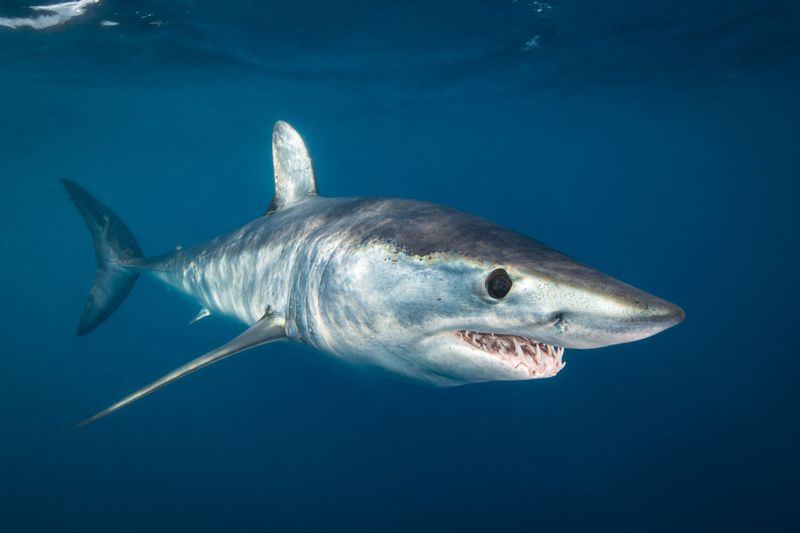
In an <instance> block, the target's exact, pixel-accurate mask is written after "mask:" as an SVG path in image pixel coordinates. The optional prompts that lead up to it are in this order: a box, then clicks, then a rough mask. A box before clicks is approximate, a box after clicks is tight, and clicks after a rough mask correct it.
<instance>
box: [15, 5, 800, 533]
mask: <svg viewBox="0 0 800 533" xmlns="http://www.w3.org/2000/svg"><path fill="white" fill-rule="evenodd" d="M43 1H46V0H43ZM37 17H50V18H49V19H45V20H42V19H39V18H37ZM53 17H55V18H53ZM798 94H800V2H797V1H794V0H787V1H783V2H780V1H757V0H725V1H723V0H706V1H703V2H696V1H688V0H676V1H671V2H663V1H656V2H639V1H634V0H608V1H598V2H585V1H577V0H551V1H548V2H544V1H542V2H537V1H528V0H517V1H515V0H494V1H459V2H431V1H417V0H410V1H403V2H367V1H322V0H297V1H293V2H255V1H245V0H236V1H226V2H199V1H198V2H194V1H188V0H178V1H164V0H162V1H152V0H151V1H134V0H102V1H97V0H83V1H78V2H68V3H66V4H62V5H60V6H57V7H56V8H52V9H51V10H49V11H48V10H31V9H30V8H28V7H27V4H26V3H24V2H21V1H19V0H13V1H12V0H2V1H0V250H1V251H2V261H0V294H2V305H0V334H1V335H2V348H0V522H1V523H2V524H1V525H0V529H2V531H9V532H12V531H13V532H17V531H81V532H90V531H142V530H145V531H179V530H188V531H329V530H331V531H332V530H340V531H356V530H372V531H376V530H379V531H409V530H414V531H423V530H432V531H434V530H435V531H442V530H445V531H447V530H461V531H500V530H504V531H534V530H536V531H550V530H559V531H572V530H574V531H586V530H607V529H613V530H620V531H709V530H714V531H737V530H740V531H753V530H760V531H763V530H769V531H790V530H795V531H796V530H798V528H800V517H798V513H797V511H796V505H797V500H798V488H797V487H798V474H800V468H798V462H800V461H798V456H797V450H798V445H799V444H800V424H798V420H799V419H800V401H799V400H800V398H799V397H798V386H797V382H798V378H800V357H798V349H797V343H798V340H800V339H798V332H799V331H800V326H798V304H799V303H800V300H799V299H798V292H799V291H798V288H797V286H798V283H800V280H798V242H797V228H798V223H799V222H800V220H798V219H800V212H799V210H800V208H799V207H798V178H800V103H799V102H798ZM278 119H283V120H286V121H288V122H290V123H292V124H293V125H294V126H295V127H296V128H297V129H298V130H299V131H300V132H301V133H302V134H303V136H304V137H305V139H306V141H307V142H308V144H309V147H310V150H311V152H312V156H313V157H314V162H315V167H316V173H317V179H318V183H319V187H320V192H321V193H322V194H324V195H328V196H375V195H380V196H402V197H411V198H416V199H423V200H429V201H434V202H439V203H444V204H447V205H450V206H453V207H457V208H460V209H464V210H466V211H470V212H472V213H476V214H478V215H481V216H484V217H487V218H489V219H492V220H494V221H496V222H499V223H501V224H504V225H506V226H509V227H511V228H513V229H516V230H519V231H521V232H523V233H526V234H528V235H530V236H532V237H534V238H536V239H539V240H541V241H543V242H545V243H548V244H550V245H552V246H554V247H555V248H557V249H559V250H561V251H564V252H566V253H568V254H570V255H572V256H574V257H576V258H577V259H579V260H581V261H583V262H586V263H588V264H590V265H592V266H594V267H597V268H599V269H601V270H603V271H605V272H608V273H609V274H611V275H613V276H615V277H618V278H620V279H622V280H624V281H626V282H628V283H631V284H633V285H635V286H637V287H640V288H642V289H644V290H646V291H648V292H651V293H653V294H656V295H658V296H661V297H664V298H666V299H668V300H670V301H673V302H675V303H677V304H679V305H681V306H682V307H683V308H684V309H685V310H686V314H687V318H686V321H685V322H684V323H683V324H681V325H679V326H677V327H675V328H673V329H670V330H669V331H667V332H665V333H663V334H660V335H658V336H656V337H653V338H650V339H646V340H644V341H641V342H637V343H633V344H627V345H621V346H614V347H609V348H604V349H600V350H591V351H579V350H567V353H566V355H565V360H566V362H567V366H566V368H565V369H564V371H562V372H561V373H560V374H559V375H558V376H557V377H555V378H553V379H548V380H534V381H527V382H508V383H487V384H480V385H469V386H464V387H457V388H449V389H432V388H425V387H419V386H416V385H412V384H407V383H402V382H398V381H394V380H391V379H388V378H386V377H383V376H381V375H379V374H376V373H374V372H371V371H369V370H365V369H361V368H355V367H352V366H348V365H346V364H343V363H340V362H338V361H335V360H332V359H331V358H330V357H328V356H325V355H323V354H321V353H318V352H315V351H313V350H311V349H309V348H306V347H303V346H301V345H297V344H290V343H278V344H272V345H269V346H265V347H262V348H259V349H256V350H252V351H250V352H248V353H247V354H245V355H241V356H237V357H235V358H232V359H230V360H228V361H225V362H223V363H221V364H218V365H215V366H214V367H212V368H209V369H206V370H203V371H202V372H198V373H197V374H193V375H192V376H189V377H188V378H186V379H183V380H181V381H180V382H178V383H175V384H173V385H171V386H169V387H167V388H165V389H163V390H160V391H158V392H157V393H155V394H153V395H152V396H149V397H147V398H146V399H144V400H142V401H140V402H137V403H135V404H134V405H132V406H130V407H127V408H125V409H124V410H122V411H120V412H118V413H115V414H114V415H113V416H109V417H108V418H106V419H103V420H101V421H99V422H98V423H95V424H92V425H90V426H88V427H84V428H81V429H79V430H70V429H68V428H69V427H70V426H71V424H73V423H74V422H77V421H78V420H81V419H83V418H85V417H86V416H89V415H91V414H93V413H94V412H96V411H97V410H99V409H101V408H103V407H105V406H107V405H108V404H110V403H112V402H113V401H116V400H117V399H119V398H121V397H122V396H123V395H125V394H127V393H129V392H131V391H132V390H134V389H136V388H138V387H140V386H142V385H144V384H146V383H149V382H150V381H152V380H153V379H155V378H156V377H159V376H161V375H162V374H164V373H166V372H167V371H169V370H171V369H173V368H175V367H177V366H179V365H181V364H182V363H184V362H186V361H188V360H190V359H192V358H194V357H196V356H198V355H200V354H201V353H204V352H205V351H207V350H209V349H211V348H212V347H215V346H218V345H220V344H222V343H224V342H226V341H227V340H229V339H230V338H232V337H233V336H235V335H236V334H237V333H238V332H239V331H241V329H242V327H241V326H240V325H239V324H237V323H235V322H232V321H230V320H226V319H223V318H218V317H211V318H208V319H205V320H203V321H201V322H199V323H197V324H193V325H191V326H189V325H188V322H189V320H190V319H191V318H192V317H193V316H194V315H195V314H196V313H197V310H198V308H197V306H196V305H195V304H193V303H191V302H189V301H187V300H185V299H184V298H182V297H179V296H178V295H177V294H174V293H169V292H168V291H167V290H166V289H164V288H163V287H161V286H159V285H157V284H156V283H154V282H152V281H151V280H143V281H140V282H139V283H138V284H137V286H136V288H135V289H134V290H133V291H132V293H131V295H130V297H129V298H128V300H127V301H126V302H125V304H124V305H123V306H122V307H121V308H120V309H119V311H117V313H116V314H115V315H114V316H113V317H112V318H111V319H110V320H109V321H108V322H107V323H105V324H104V325H103V326H102V327H100V328H99V329H98V330H97V331H96V332H94V333H93V334H91V335H89V336H87V337H80V338H79V337H77V336H75V327H76V325H77V321H78V317H79V315H80V312H81V310H82V308H83V304H84V301H85V297H86V295H87V292H88V289H89V287H90V285H91V282H92V277H93V273H94V271H95V260H94V254H93V252H92V247H91V243H90V238H89V235H88V232H87V231H86V229H85V227H84V225H83V222H82V220H81V219H80V216H79V214H78V212H77V211H76V210H75V208H74V206H73V205H71V203H70V202H69V201H68V199H67V195H66V194H65V192H64V190H63V189H62V187H61V185H60V183H59V179H61V178H68V179H72V180H75V181H77V182H78V183H80V184H81V185H83V186H84V187H86V188H87V189H88V190H89V191H91V192H92V193H93V194H94V195H96V196H97V197H98V198H99V199H100V200H101V201H103V202H104V203H106V204H107V205H109V206H110V207H111V208H112V209H114V211H115V212H117V213H118V214H119V215H120V217H121V218H122V219H123V220H125V222H126V223H127V224H128V226H129V227H130V228H131V229H132V230H133V233H134V234H135V235H136V236H137V239H138V241H139V243H140V244H141V245H142V247H143V249H144V251H145V252H146V253H148V254H157V253H161V252H164V251H167V250H169V249H171V248H173V247H175V246H177V245H188V244H193V243H197V242H200V241H202V240H204V239H207V238H209V237H211V236H214V235H216V234H219V233H221V232H223V231H226V230H229V229H231V228H233V227H235V226H237V225H239V224H242V223H244V222H247V221H249V220H251V219H252V218H254V217H256V216H259V215H261V214H262V213H263V212H264V210H265V209H266V207H267V205H268V204H269V202H270V199H271V196H272V187H273V185H272V162H271V152H270V144H269V143H270V133H271V128H272V125H273V123H274V122H275V121H276V120H278Z"/></svg>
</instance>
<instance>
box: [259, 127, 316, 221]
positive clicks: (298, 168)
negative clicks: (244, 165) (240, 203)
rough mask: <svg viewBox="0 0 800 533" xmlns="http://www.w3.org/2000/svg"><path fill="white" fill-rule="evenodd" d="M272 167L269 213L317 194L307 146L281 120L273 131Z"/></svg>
mask: <svg viewBox="0 0 800 533" xmlns="http://www.w3.org/2000/svg"><path fill="white" fill-rule="evenodd" d="M272 164H273V166H274V167H275V196H274V197H273V198H272V203H271V204H270V205H269V209H267V213H268V214H269V213H274V212H275V211H278V210H280V209H283V208H285V207H288V206H290V205H292V204H293V203H295V202H298V201H300V200H303V199H305V198H308V197H309V196H316V195H317V181H316V179H315V178H314V166H313V164H312V163H311V156H310V155H309V154H308V148H306V143H305V142H304V141H303V138H302V137H301V136H300V134H299V133H297V131H296V130H295V129H294V128H293V127H291V126H290V125H289V124H287V123H286V122H283V121H282V120H279V121H278V122H276V123H275V127H274V128H273V129H272Z"/></svg>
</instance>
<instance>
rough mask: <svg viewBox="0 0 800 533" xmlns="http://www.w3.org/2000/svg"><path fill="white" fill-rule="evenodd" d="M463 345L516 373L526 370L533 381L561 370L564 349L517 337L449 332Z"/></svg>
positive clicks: (467, 331) (457, 331)
mask: <svg viewBox="0 0 800 533" xmlns="http://www.w3.org/2000/svg"><path fill="white" fill-rule="evenodd" d="M452 333H453V335H455V336H456V337H458V338H459V339H461V340H462V341H464V342H466V343H467V344H470V345H471V346H473V347H475V348H478V349H479V350H481V351H483V352H485V353H487V354H489V355H491V356H493V357H496V358H498V359H500V360H501V361H503V362H505V363H507V364H509V365H511V366H512V367H513V368H514V369H515V370H518V369H524V370H527V372H528V375H529V376H530V377H532V378H549V377H553V376H555V375H556V374H558V372H559V370H561V369H562V368H564V362H563V361H562V360H561V356H563V355H564V348H562V347H561V346H551V345H549V344H545V343H543V342H539V341H535V340H533V339H526V338H525V337H520V336H518V335H503V334H500V333H480V332H478V331H470V330H466V329H459V330H455V331H453V332H452Z"/></svg>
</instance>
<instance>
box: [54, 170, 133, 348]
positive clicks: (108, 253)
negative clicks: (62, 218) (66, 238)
mask: <svg viewBox="0 0 800 533" xmlns="http://www.w3.org/2000/svg"><path fill="white" fill-rule="evenodd" d="M61 181H62V183H63V184H64V187H65V188H66V189H67V192H68V193H69V197H70V199H71V200H72V201H73V202H74V203H75V205H76V206H77V208H78V211H80V213H81V216H82V217H83V220H84V222H86V227H87V228H89V232H90V233H91V234H92V240H93V241H94V252H95V255H96V256H97V276H96V277H95V279H94V285H92V290H91V291H90V292H89V298H88V300H87V301H86V306H85V307H84V308H83V314H82V315H81V320H80V322H79V323H78V330H77V333H78V335H86V334H87V333H89V332H91V331H92V330H94V329H95V328H96V327H97V326H99V325H100V324H102V323H103V322H104V321H105V320H106V319H107V318H108V317H110V316H111V315H112V314H113V313H114V311H116V310H117V307H119V306H120V304H121V303H122V302H123V301H124V300H125V298H126V297H127V296H128V293H129V292H130V290H131V288H133V284H134V283H135V282H136V278H138V277H139V274H138V273H137V272H133V271H130V270H128V269H127V268H126V265H127V264H129V263H130V262H131V261H134V260H136V259H140V258H142V250H141V249H140V248H139V244H138V243H137V242H136V239H134V237H133V234H132V233H131V232H130V230H129V229H128V228H127V227H126V226H125V224H124V223H123V222H122V220H120V219H119V217H117V215H115V214H114V213H113V212H112V211H111V210H110V209H109V208H108V207H106V206H104V205H103V204H102V203H100V202H99V201H98V200H97V199H95V198H94V197H93V196H92V195H91V194H89V193H88V192H86V191H85V190H84V189H83V188H81V187H80V186H79V185H77V184H76V183H74V182H72V181H69V180H61Z"/></svg>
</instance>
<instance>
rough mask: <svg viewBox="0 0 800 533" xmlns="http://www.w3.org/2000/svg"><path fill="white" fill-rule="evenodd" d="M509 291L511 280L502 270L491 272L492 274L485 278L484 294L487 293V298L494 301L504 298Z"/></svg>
mask: <svg viewBox="0 0 800 533" xmlns="http://www.w3.org/2000/svg"><path fill="white" fill-rule="evenodd" d="M510 290H511V278H510V277H508V272H506V271H505V270H503V269H502V268H498V269H496V270H492V272H491V273H489V275H488V276H486V292H488V293H489V296H491V297H492V298H494V299H496V300H500V299H502V298H505V297H506V294H508V291H510Z"/></svg>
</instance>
